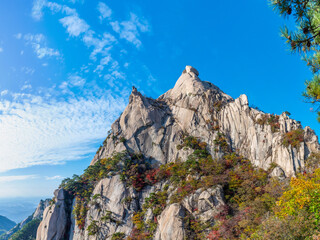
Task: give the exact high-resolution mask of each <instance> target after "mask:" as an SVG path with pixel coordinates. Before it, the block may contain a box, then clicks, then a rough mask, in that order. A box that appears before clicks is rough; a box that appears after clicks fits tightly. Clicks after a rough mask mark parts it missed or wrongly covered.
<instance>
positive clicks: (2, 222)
mask: <svg viewBox="0 0 320 240" xmlns="http://www.w3.org/2000/svg"><path fill="white" fill-rule="evenodd" d="M15 225H16V223H15V222H14V221H11V220H10V219H9V218H7V217H5V216H1V215H0V235H1V234H3V233H5V232H7V231H9V230H10V229H11V228H13V227H14V226H15Z"/></svg>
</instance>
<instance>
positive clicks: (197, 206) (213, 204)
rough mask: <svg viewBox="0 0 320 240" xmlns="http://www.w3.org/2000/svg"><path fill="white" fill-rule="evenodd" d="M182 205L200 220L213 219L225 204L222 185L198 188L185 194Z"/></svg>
mask: <svg viewBox="0 0 320 240" xmlns="http://www.w3.org/2000/svg"><path fill="white" fill-rule="evenodd" d="M182 205H183V206H184V207H185V208H186V209H187V211H188V212H189V213H190V214H193V216H194V217H195V218H197V219H199V220H200V221H204V222H206V221H209V220H213V217H214V216H216V215H217V214H218V213H220V211H221V210H222V208H223V206H224V205H225V201H224V194H223V189H222V186H217V187H215V188H210V189H198V190H197V191H196V192H195V193H193V194H191V195H189V196H187V197H186V198H185V199H184V200H183V201H182Z"/></svg>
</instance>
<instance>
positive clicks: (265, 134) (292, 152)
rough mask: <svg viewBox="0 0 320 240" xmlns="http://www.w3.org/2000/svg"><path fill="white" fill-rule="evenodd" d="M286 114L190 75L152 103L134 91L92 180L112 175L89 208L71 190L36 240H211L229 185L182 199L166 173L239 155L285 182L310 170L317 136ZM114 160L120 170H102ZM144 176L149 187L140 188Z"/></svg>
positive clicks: (96, 188) (47, 214)
mask: <svg viewBox="0 0 320 240" xmlns="http://www.w3.org/2000/svg"><path fill="white" fill-rule="evenodd" d="M288 115H289V114H288V113H282V114H281V115H274V114H268V113H264V112H262V111H260V110H258V109H254V108H251V107H249V102H248V98H247V96H246V95H241V96H240V97H239V98H237V99H233V98H232V97H230V96H228V95H227V94H225V93H224V92H222V91H221V90H220V89H219V88H218V87H217V86H215V85H213V84H212V83H210V82H206V81H201V80H200V79H199V73H198V71H197V70H196V69H195V68H193V67H191V66H187V67H186V68H185V70H184V71H183V73H182V75H181V77H180V78H179V79H178V81H177V82H176V84H175V86H174V88H173V89H170V90H169V91H168V92H166V93H165V94H163V95H161V96H160V97H159V98H158V99H151V98H147V97H145V96H143V95H142V94H141V93H139V92H138V90H137V89H136V88H134V87H133V90H132V93H131V95H130V97H129V104H128V106H127V107H126V108H125V110H124V111H123V113H122V114H121V116H120V117H119V118H118V119H117V120H116V121H115V122H114V123H113V124H112V126H111V131H110V133H109V135H108V137H107V138H106V140H105V141H104V143H103V145H102V146H101V148H100V149H99V150H98V151H97V153H96V155H95V157H94V159H93V160H92V162H91V168H89V169H90V171H93V170H94V169H95V167H96V166H101V164H102V165H103V166H108V169H116V170H114V171H110V172H108V174H106V175H103V174H104V173H100V172H97V175H99V173H100V175H101V176H103V177H96V178H95V180H94V183H95V184H94V185H93V187H92V189H90V190H87V191H86V193H88V192H89V193H90V194H89V196H88V197H87V198H88V200H87V201H85V200H83V198H82V197H81V196H80V195H79V196H76V197H75V195H76V194H75V193H74V192H75V190H74V191H73V192H72V191H71V190H70V189H71V188H70V187H69V188H68V187H63V186H62V188H61V189H59V190H57V191H56V192H55V197H54V201H55V203H54V204H53V205H51V206H48V207H47V208H46V209H45V210H44V213H43V220H42V222H41V223H40V225H39V228H38V231H37V240H60V239H69V240H87V239H88V240H89V239H90V240H91V239H92V240H93V239H125V238H126V237H129V236H131V238H130V239H143V238H138V237H136V238H135V237H134V236H137V235H138V234H136V233H135V232H139V231H140V232H141V231H144V232H148V233H149V235H148V234H147V235H145V238H148V239H157V240H169V239H181V240H182V239H197V237H196V236H198V235H197V234H198V233H197V232H196V231H195V230H194V229H193V227H192V224H191V223H192V222H199V223H201V225H203V226H204V225H206V226H208V227H207V228H204V229H202V230H201V234H203V236H205V235H206V234H207V235H208V234H209V233H210V231H211V230H212V227H213V226H214V225H215V221H216V220H215V216H218V215H219V214H220V215H221V214H223V211H224V210H225V209H226V206H227V201H228V199H227V198H226V197H225V192H224V189H225V187H224V186H223V184H220V183H218V184H208V185H206V186H202V187H201V186H199V185H197V187H193V190H192V191H189V192H188V194H183V196H182V195H181V196H182V197H181V196H178V195H177V191H178V192H179V188H177V187H176V186H177V185H173V184H172V181H176V182H177V181H179V180H172V175H170V174H171V173H168V175H170V176H171V178H170V179H169V178H168V177H166V176H165V174H167V172H168V171H169V170H170V169H169V168H170V167H171V168H173V167H174V166H176V165H174V164H175V163H179V164H180V163H181V164H183V163H184V162H188V161H189V162H192V161H193V160H194V159H197V157H199V156H202V155H204V157H205V158H207V159H208V158H209V156H210V159H211V160H210V161H213V160H212V159H218V160H219V159H222V158H224V156H225V155H226V154H227V153H228V154H231V153H232V154H233V155H232V156H242V157H243V158H245V159H248V160H249V161H250V164H252V165H253V166H255V167H256V168H261V169H264V170H265V171H266V172H267V171H269V172H268V176H269V177H275V178H278V179H280V180H283V181H284V179H286V178H287V177H290V176H294V175H295V174H296V173H298V172H301V171H303V170H304V169H305V164H306V161H307V159H308V157H309V155H310V154H311V153H317V152H318V151H319V150H320V146H319V143H318V138H317V136H316V135H315V133H314V131H313V130H311V129H310V128H309V127H305V128H304V129H302V126H301V124H300V123H299V122H298V121H295V120H293V119H291V118H290V117H289V116H288ZM120 153H121V154H122V155H119V154H120ZM137 153H138V155H137ZM116 154H118V155H116ZM201 154H202V155H201ZM190 156H191V157H190ZM142 158H143V159H144V160H143V161H142V160H141V159H142ZM200 158H201V157H200ZM234 158H235V157H234ZM234 158H232V159H234ZM115 159H117V162H116V160H115ZM118 159H120V160H118ZM107 161H113V162H115V163H113V165H105V164H106V162H107ZM127 162H130V164H131V165H128V166H129V170H130V171H133V169H135V168H134V166H136V168H137V174H138V177H137V176H136V175H137V174H136V175H130V176H129V177H128V176H125V175H124V172H125V171H127V172H130V171H129V170H126V169H127V168H126V167H127ZM99 164H100V165H99ZM170 164H171V165H170ZM161 166H168V167H167V168H165V167H163V168H161ZM270 166H273V167H272V168H271V167H270ZM164 168H165V169H166V170H163V175H164V177H162V178H158V180H154V178H152V177H153V175H152V173H155V174H156V173H158V172H159V171H160V172H161V171H162V169H164ZM157 169H160V170H157ZM167 169H169V170H167ZM270 169H271V170H270ZM166 171H167V172H166ZM170 171H171V170H170ZM145 172H148V173H150V174H149V175H148V174H145ZM129 174H130V173H129ZM142 175H143V176H146V177H145V178H146V179H147V180H146V181H140V182H139V181H138V180H139V177H140V176H142ZM150 175H152V176H151V177H150ZM206 177H208V176H207V175H206V176H202V175H201V174H199V173H197V172H194V173H193V172H190V171H189V172H188V174H187V176H185V180H184V181H186V182H190V181H191V180H192V181H193V183H199V182H201V181H202V180H203V179H206ZM137 178H138V180H137ZM132 179H134V180H132ZM159 179H160V180H159ZM190 179H191V180H190ZM148 181H149V182H148ZM204 181H205V180H204ZM84 182H85V181H84ZM137 182H138V183H141V182H143V184H142V185H141V186H140V185H139V184H138V183H137ZM128 183H131V184H128ZM68 184H69V183H68ZM85 184H87V183H86V182H85ZM64 186H70V184H69V185H64ZM63 188H64V189H63ZM228 194H229V193H228ZM160 199H162V200H161V201H160ZM163 199H164V200H163ZM170 199H171V200H170ZM177 199H178V200H177ZM155 202H156V203H155ZM152 204H153V205H152ZM157 204H158V205H157ZM155 206H157V208H156V207H155ZM139 214H140V215H139ZM79 216H82V217H81V218H80V217H79ZM139 219H140V220H141V221H139ZM141 222H144V223H141ZM190 222H191V223H190ZM139 224H141V225H139ZM190 226H191V227H190ZM141 229H142V230H141ZM190 236H191V237H190ZM212 239H213V238H212Z"/></svg>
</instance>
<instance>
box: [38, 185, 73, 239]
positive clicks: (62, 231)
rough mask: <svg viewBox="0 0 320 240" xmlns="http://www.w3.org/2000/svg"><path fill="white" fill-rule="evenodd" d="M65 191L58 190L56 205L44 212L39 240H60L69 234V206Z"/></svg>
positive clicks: (56, 192)
mask: <svg viewBox="0 0 320 240" xmlns="http://www.w3.org/2000/svg"><path fill="white" fill-rule="evenodd" d="M65 194H66V193H65V192H64V190H63V189H60V190H56V191H55V193H54V195H55V204H53V205H51V206H48V207H47V208H46V209H45V210H44V212H43V219H42V221H41V223H40V225H39V227H38V231H37V239H39V240H49V239H52V240H60V239H65V238H66V234H68V215H69V213H68V208H69V207H68V205H67V203H66V201H65V200H66V199H65Z"/></svg>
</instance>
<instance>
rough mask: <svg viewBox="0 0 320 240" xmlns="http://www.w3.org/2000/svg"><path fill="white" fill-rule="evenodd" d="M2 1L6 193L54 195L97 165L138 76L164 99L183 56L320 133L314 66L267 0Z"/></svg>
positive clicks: (0, 167) (1, 191)
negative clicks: (311, 86)
mask: <svg viewBox="0 0 320 240" xmlns="http://www.w3.org/2000/svg"><path fill="white" fill-rule="evenodd" d="M0 6H1V7H0V29H1V31H0V184H1V188H0V199H1V198H2V199H11V198H16V197H30V198H31V197H32V199H36V198H39V199H40V198H45V197H51V196H52V192H53V190H54V189H55V188H56V187H57V186H58V185H59V183H60V182H61V179H63V178H65V177H70V176H72V175H73V174H81V172H82V171H83V169H85V168H86V167H87V166H88V164H89V163H90V161H91V159H92V158H93V156H94V154H95V151H96V150H97V148H98V147H99V145H100V143H101V142H102V141H103V140H104V138H105V137H106V136H107V131H108V129H109V127H110V124H111V123H112V122H113V121H114V120H115V119H116V118H117V117H118V116H119V114H120V113H121V112H122V111H123V109H124V108H125V106H126V104H127V100H128V96H129V94H130V91H131V86H132V85H134V86H136V87H137V88H138V89H139V90H140V91H141V92H142V93H143V94H145V95H147V96H151V97H154V98H156V97H158V96H159V95H161V94H162V93H164V92H165V91H167V90H168V89H170V88H172V87H173V85H174V84H175V81H176V80H177V78H178V77H179V76H180V74H181V72H182V70H183V69H184V67H185V65H192V66H194V67H195V68H197V69H198V70H199V72H200V78H201V79H202V80H206V81H210V82H212V83H213V84H215V85H217V86H218V87H220V88H221V89H222V90H223V91H224V92H226V93H227V94H229V95H231V96H232V97H234V98H237V97H238V96H239V95H240V94H243V93H245V94H247V95H248V98H249V103H250V104H252V105H255V106H258V107H259V108H260V109H262V110H263V111H265V112H270V113H276V114H281V113H282V112H283V111H289V112H291V114H292V117H293V118H295V119H297V120H300V121H301V122H302V124H303V125H304V126H306V125H308V126H311V127H312V128H313V129H315V130H316V132H317V133H319V132H320V131H319V124H318V123H317V121H316V115H315V113H312V112H311V111H310V107H311V106H310V105H308V104H306V103H304V102H303V98H302V97H301V93H302V92H303V90H304V81H305V80H307V79H309V78H310V77H311V74H310V72H309V70H308V68H307V67H306V66H305V63H304V62H302V61H301V60H300V57H299V56H296V55H292V54H290V52H289V51H288V49H287V47H286V45H285V44H284V41H283V39H281V38H280V36H279V28H280V27H281V26H282V25H283V24H284V23H285V19H283V18H281V17H279V16H278V15H277V14H276V13H274V12H273V11H272V8H271V7H270V6H269V5H268V2H267V0H259V1H257V0H244V1H235V0H233V1H227V0H226V1H208V0H207V1H204V0H199V1H197V2H195V1H190V0H186V1H184V2H183V3H182V2H181V1H177V0H170V1H168V0H162V1H145V0H126V1H124V0H100V1H95V0H90V1H89V0H51V1H49V0H35V1H32V0H12V1H0ZM0 203H1V202H0ZM0 205H1V204H0ZM0 207H1V206H0ZM0 209H1V208H0ZM0 215H1V212H0Z"/></svg>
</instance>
